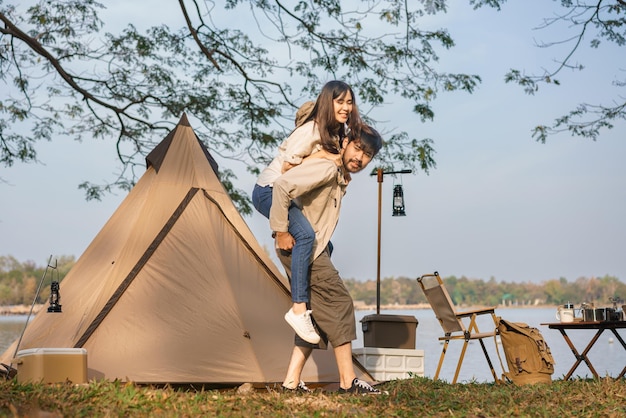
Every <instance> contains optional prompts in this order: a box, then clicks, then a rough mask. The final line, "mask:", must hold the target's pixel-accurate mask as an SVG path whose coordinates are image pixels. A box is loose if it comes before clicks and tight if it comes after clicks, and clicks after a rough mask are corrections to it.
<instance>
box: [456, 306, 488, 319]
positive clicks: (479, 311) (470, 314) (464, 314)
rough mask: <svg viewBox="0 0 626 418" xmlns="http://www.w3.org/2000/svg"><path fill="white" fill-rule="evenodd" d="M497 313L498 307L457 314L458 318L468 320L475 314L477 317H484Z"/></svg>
mask: <svg viewBox="0 0 626 418" xmlns="http://www.w3.org/2000/svg"><path fill="white" fill-rule="evenodd" d="M495 311H496V307H495V306H492V307H488V308H479V309H472V310H469V311H463V312H457V313H456V316H457V317H459V318H466V317H468V316H472V315H474V314H476V315H483V314H488V313H495Z"/></svg>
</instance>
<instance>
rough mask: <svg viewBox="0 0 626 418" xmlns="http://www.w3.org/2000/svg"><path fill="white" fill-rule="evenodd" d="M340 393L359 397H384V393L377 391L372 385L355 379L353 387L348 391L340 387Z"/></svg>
mask: <svg viewBox="0 0 626 418" xmlns="http://www.w3.org/2000/svg"><path fill="white" fill-rule="evenodd" d="M339 393H357V394H359V395H382V394H383V392H381V391H380V390H378V389H376V388H375V387H373V386H372V385H370V384H369V383H367V382H364V381H363V380H361V379H358V378H356V377H355V378H354V380H353V381H352V386H350V388H348V389H344V388H342V387H339Z"/></svg>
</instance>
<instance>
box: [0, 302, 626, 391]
mask: <svg viewBox="0 0 626 418" xmlns="http://www.w3.org/2000/svg"><path fill="white" fill-rule="evenodd" d="M374 313H375V311H356V320H357V340H356V341H355V342H354V348H359V347H363V332H362V331H361V322H360V321H361V319H362V318H363V317H364V316H366V315H372V314H374ZM554 313H555V309H552V308H547V309H515V308H506V309H496V314H498V315H499V316H501V317H502V318H504V319H506V320H509V321H513V322H525V323H527V324H528V325H530V326H533V327H536V328H538V329H539V330H540V331H541V334H542V335H543V337H544V339H545V340H546V342H547V343H548V345H549V346H550V350H551V351H552V356H553V357H554V359H555V361H556V365H555V372H554V375H552V378H553V379H561V378H563V376H565V374H566V373H567V372H568V371H569V369H570V368H571V366H572V365H573V364H574V361H575V359H574V355H573V353H572V351H571V350H570V348H569V347H568V346H567V344H566V343H565V340H564V339H563V337H562V336H561V334H560V333H559V331H557V330H551V329H549V328H548V327H547V326H542V325H540V324H541V323H545V322H555V321H556V319H555V317H554ZM381 314H391V315H412V316H414V317H415V318H417V320H418V326H417V329H416V344H415V348H416V349H422V350H424V357H425V367H424V368H425V370H424V375H425V376H427V377H430V378H432V377H433V376H434V375H435V370H436V369H437V363H438V362H439V355H440V354H441V348H442V345H441V344H440V343H439V341H438V338H439V337H440V336H442V335H443V331H442V329H441V326H440V325H439V323H438V322H437V319H436V318H435V315H434V313H433V312H432V311H431V310H429V309H419V310H391V311H384V310H383V311H381ZM484 319H487V318H484ZM25 321H26V315H18V316H0V353H3V352H4V351H5V350H6V349H7V347H8V346H9V345H11V343H12V342H13V341H15V340H16V339H17V338H19V336H20V334H21V333H22V330H23V329H24V324H25ZM490 322H491V321H490V320H489V321H487V322H480V323H479V328H480V329H481V331H487V330H491V329H493V323H490ZM595 332H596V331H595V330H572V331H569V332H568V335H569V337H570V339H571V340H572V342H573V343H574V345H575V346H576V348H577V349H578V351H579V352H582V351H583V349H584V347H585V346H586V345H587V343H588V342H589V340H590V339H591V338H592V336H593V334H594V333H595ZM618 332H620V335H621V336H622V338H624V339H626V335H625V334H626V329H623V330H619V331H618ZM485 345H486V346H487V351H488V352H489V356H490V357H491V361H492V363H493V365H494V367H495V369H496V373H498V375H499V374H500V373H501V371H502V369H501V367H500V362H499V360H498V356H497V354H496V349H495V343H494V342H493V341H489V340H485ZM461 346H462V342H460V341H452V342H451V343H450V345H449V346H448V353H447V354H446V361H445V362H444V365H443V369H442V371H441V374H440V378H441V379H444V380H447V381H451V380H452V377H453V376H454V369H455V367H456V360H457V359H458V355H459V352H460V349H461ZM500 355H501V356H502V361H503V362H505V363H506V360H505V358H504V351H503V350H502V349H501V347H500ZM588 356H589V358H590V359H591V363H592V364H593V366H594V368H595V369H596V371H597V372H598V374H599V375H600V376H605V375H606V374H609V375H611V376H617V375H618V374H619V373H620V372H621V371H622V369H623V368H624V366H625V365H626V350H624V349H623V348H622V346H621V344H620V343H619V341H617V339H616V338H615V336H614V335H613V333H612V332H610V331H604V333H603V334H602V335H601V336H600V339H599V340H598V341H597V342H596V344H595V345H594V347H593V348H592V350H591V351H590V352H589V354H588ZM574 376H578V377H591V376H592V373H591V371H590V370H589V368H588V367H587V365H586V364H585V363H584V362H583V363H581V364H580V365H579V366H578V368H577V369H576V371H575V372H574ZM472 380H475V381H477V382H490V381H493V378H492V376H491V373H490V372H489V367H488V366H487V362H486V360H485V358H484V355H483V353H482V350H481V348H480V344H479V343H478V342H473V343H470V345H469V347H468V349H467V352H466V354H465V360H464V362H463V366H462V367H461V372H460V374H459V380H458V381H459V382H468V381H472Z"/></svg>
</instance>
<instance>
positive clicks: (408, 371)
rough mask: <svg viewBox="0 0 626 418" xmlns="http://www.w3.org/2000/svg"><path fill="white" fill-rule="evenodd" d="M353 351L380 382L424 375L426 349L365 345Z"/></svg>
mask: <svg viewBox="0 0 626 418" xmlns="http://www.w3.org/2000/svg"><path fill="white" fill-rule="evenodd" d="M352 353H353V354H354V355H355V356H356V358H357V359H358V360H359V362H360V363H361V364H362V365H363V366H365V368H366V369H367V371H368V372H369V373H370V374H371V375H372V377H373V378H374V379H376V380H377V381H379V382H385V381H388V380H394V379H408V378H410V377H414V376H421V377H423V376H424V350H407V349H398V348H377V347H363V348H355V349H354V350H352Z"/></svg>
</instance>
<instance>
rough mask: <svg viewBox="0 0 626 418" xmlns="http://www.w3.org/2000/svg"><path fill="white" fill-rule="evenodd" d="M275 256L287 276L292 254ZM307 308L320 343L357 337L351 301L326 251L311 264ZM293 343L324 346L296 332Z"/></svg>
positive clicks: (341, 342) (283, 253)
mask: <svg viewBox="0 0 626 418" xmlns="http://www.w3.org/2000/svg"><path fill="white" fill-rule="evenodd" d="M277 253H278V258H279V259H280V261H281V262H282V263H283V266H284V267H285V270H286V271H287V275H288V276H290V274H291V272H290V267H291V255H290V254H289V253H285V252H283V251H280V250H278V251H277ZM310 272H311V280H310V281H311V283H310V300H311V301H310V309H311V310H313V314H312V317H313V322H314V323H315V325H316V327H317V330H318V331H319V333H320V336H321V337H322V341H323V342H326V341H328V342H330V343H331V344H332V346H333V347H339V346H340V345H343V344H346V343H349V342H351V341H353V340H355V339H356V320H355V318H354V302H353V301H352V297H351V296H350V293H349V292H348V289H346V286H345V285H344V284H343V280H341V277H339V272H338V271H337V270H336V269H335V266H333V263H332V262H331V261H330V256H329V254H328V251H324V252H322V254H320V255H319V256H318V257H317V258H316V259H315V261H313V264H311V267H310ZM295 342H296V345H298V346H302V347H315V348H326V347H325V344H323V343H320V344H319V346H316V345H311V344H309V343H307V342H306V341H303V340H302V339H300V338H299V337H298V336H297V335H296V339H295Z"/></svg>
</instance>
